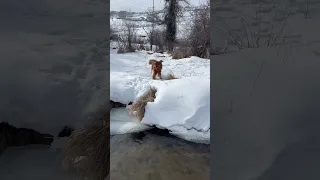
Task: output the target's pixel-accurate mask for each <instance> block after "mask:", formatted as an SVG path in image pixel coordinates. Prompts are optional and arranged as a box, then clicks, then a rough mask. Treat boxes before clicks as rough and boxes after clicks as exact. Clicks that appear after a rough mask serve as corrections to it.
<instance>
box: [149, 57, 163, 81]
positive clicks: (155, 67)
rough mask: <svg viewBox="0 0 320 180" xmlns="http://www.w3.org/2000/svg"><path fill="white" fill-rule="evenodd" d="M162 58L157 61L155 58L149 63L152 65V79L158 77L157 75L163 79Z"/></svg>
mask: <svg viewBox="0 0 320 180" xmlns="http://www.w3.org/2000/svg"><path fill="white" fill-rule="evenodd" d="M162 62H163V61H162V60H160V61H157V60H155V59H151V60H149V65H151V73H152V79H156V76H157V75H158V77H159V78H160V79H162V76H161V70H162Z"/></svg>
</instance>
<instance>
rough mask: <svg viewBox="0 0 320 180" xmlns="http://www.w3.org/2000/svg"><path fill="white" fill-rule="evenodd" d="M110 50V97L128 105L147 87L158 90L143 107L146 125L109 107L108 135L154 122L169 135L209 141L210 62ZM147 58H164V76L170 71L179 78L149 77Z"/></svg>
mask: <svg viewBox="0 0 320 180" xmlns="http://www.w3.org/2000/svg"><path fill="white" fill-rule="evenodd" d="M110 51H111V54H110V100H113V101H115V102H120V103H122V104H128V103H129V102H134V101H135V100H137V99H138V98H139V97H140V96H141V95H142V94H143V93H144V92H145V91H146V90H148V89H149V88H150V87H155V88H156V89H157V90H158V92H157V95H156V96H157V98H156V101H155V102H154V103H148V105H147V107H146V113H145V118H144V119H143V120H142V123H143V124H145V125H143V124H141V123H140V122H137V120H136V119H135V118H133V117H130V116H129V112H128V110H126V109H125V108H122V109H119V110H112V111H111V122H110V129H111V130H110V131H111V134H123V133H130V132H136V131H143V130H145V129H147V128H149V126H147V125H156V126H158V127H161V128H167V129H169V130H170V131H171V133H172V134H174V135H176V136H178V137H180V138H183V139H186V140H189V141H195V142H201V143H209V140H210V118H209V117H210V116H209V115H210V110H209V109H210V102H209V99H210V77H209V76H210V61H209V60H208V59H201V58H198V57H190V58H185V59H180V60H172V59H170V57H169V56H168V55H166V54H159V53H155V54H152V55H148V54H147V53H146V52H134V53H126V54H116V50H113V49H111V50H110ZM160 56H161V57H160ZM149 59H158V60H163V61H164V62H163V78H164V79H166V76H167V75H168V74H169V73H173V74H174V75H175V76H176V77H178V78H179V79H176V80H170V81H167V80H163V81H160V80H152V78H151V71H150V66H149V65H148V61H149ZM158 98H159V99H158ZM186 103H187V104H186ZM149 111H150V112H149ZM153 116H154V117H153ZM155 117H157V118H155ZM160 117H161V119H160ZM163 117H164V119H163Z"/></svg>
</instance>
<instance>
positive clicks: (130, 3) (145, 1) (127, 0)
mask: <svg viewBox="0 0 320 180" xmlns="http://www.w3.org/2000/svg"><path fill="white" fill-rule="evenodd" d="M164 1H165V0H154V7H155V9H156V10H158V9H162V8H163V5H164ZM205 1H206V0H189V2H190V4H192V5H199V4H201V3H202V2H205ZM148 8H152V0H110V11H132V12H141V11H145V10H147V9H148Z"/></svg>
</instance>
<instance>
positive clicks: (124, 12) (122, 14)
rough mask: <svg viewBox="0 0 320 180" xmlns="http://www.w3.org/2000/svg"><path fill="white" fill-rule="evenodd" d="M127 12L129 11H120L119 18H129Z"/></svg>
mask: <svg viewBox="0 0 320 180" xmlns="http://www.w3.org/2000/svg"><path fill="white" fill-rule="evenodd" d="M127 14H128V12H127V11H120V12H119V13H118V18H119V19H126V18H127Z"/></svg>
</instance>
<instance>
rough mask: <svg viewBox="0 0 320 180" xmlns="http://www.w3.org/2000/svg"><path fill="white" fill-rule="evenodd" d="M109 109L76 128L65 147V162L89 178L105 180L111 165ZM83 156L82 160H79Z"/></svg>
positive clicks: (91, 179)
mask: <svg viewBox="0 0 320 180" xmlns="http://www.w3.org/2000/svg"><path fill="white" fill-rule="evenodd" d="M109 114H110V112H109V110H107V111H105V112H104V113H103V114H100V117H98V118H95V119H94V120H93V121H92V123H90V124H87V125H86V126H85V127H84V128H81V129H78V130H75V131H74V132H73V133H72V135H71V136H70V138H69V140H68V143H67V147H66V148H65V151H64V155H65V159H64V164H65V165H68V166H69V167H70V165H71V164H73V165H71V168H72V169H74V170H76V172H77V173H80V175H81V177H86V178H88V180H104V178H105V177H106V176H107V175H108V174H109V169H110V168H109V167H110V124H109V123H110V122H109V118H110V116H109ZM80 157H83V158H82V159H81V160H80V161H78V162H75V161H77V159H79V158H80Z"/></svg>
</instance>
